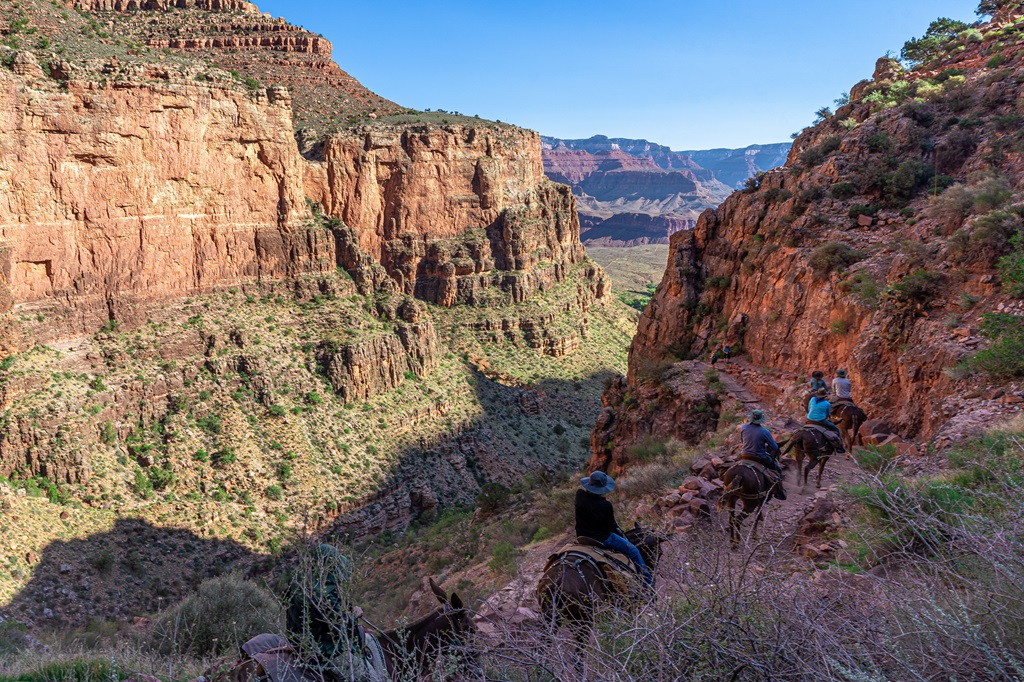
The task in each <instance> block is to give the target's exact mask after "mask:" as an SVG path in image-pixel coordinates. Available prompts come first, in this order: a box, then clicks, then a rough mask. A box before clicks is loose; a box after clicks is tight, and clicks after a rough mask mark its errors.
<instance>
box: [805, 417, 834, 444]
mask: <svg viewBox="0 0 1024 682" xmlns="http://www.w3.org/2000/svg"><path fill="white" fill-rule="evenodd" d="M804 428H805V429H807V430H808V431H810V432H811V433H814V434H816V435H817V439H818V443H817V445H818V449H823V448H824V446H825V443H828V444H829V445H831V446H832V448H833V449H834V450H837V451H838V450H842V449H843V439H842V438H841V437H840V436H839V434H838V433H836V432H835V431H833V430H831V429H828V428H826V427H824V426H819V425H817V424H811V423H810V422H808V423H807V424H804Z"/></svg>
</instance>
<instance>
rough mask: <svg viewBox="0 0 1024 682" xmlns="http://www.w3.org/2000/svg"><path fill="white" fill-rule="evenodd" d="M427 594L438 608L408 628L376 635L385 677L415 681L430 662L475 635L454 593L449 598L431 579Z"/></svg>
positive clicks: (459, 600)
mask: <svg viewBox="0 0 1024 682" xmlns="http://www.w3.org/2000/svg"><path fill="white" fill-rule="evenodd" d="M430 591H431V592H433V593H434V596H435V597H437V601H438V602H440V604H441V605H440V606H439V607H438V608H436V609H434V610H433V611H431V612H430V613H428V614H427V615H426V616H424V617H423V618H420V619H419V620H418V621H416V622H415V623H412V624H411V625H407V626H405V627H402V628H396V629H394V630H388V631H387V632H381V633H380V634H378V635H377V640H378V641H379V642H380V645H381V648H382V649H383V651H384V662H385V663H386V664H387V668H388V674H389V675H391V677H392V678H393V679H408V678H409V676H410V675H412V676H414V677H413V679H417V677H415V676H418V675H421V674H422V673H424V672H425V671H427V670H429V668H430V667H431V663H432V662H433V661H434V660H435V659H437V657H438V656H439V655H442V654H443V653H444V651H445V650H446V649H449V650H456V649H458V648H459V647H461V646H462V645H463V644H464V640H465V639H466V638H467V637H469V636H472V635H473V634H475V633H476V630H477V628H476V624H475V623H473V620H472V618H471V617H470V614H469V612H468V611H467V610H466V608H465V606H464V605H463V603H462V600H461V599H460V598H459V595H457V594H455V593H454V592H453V593H452V595H451V597H449V596H448V594H447V593H446V592H445V591H444V590H442V589H441V587H440V586H439V585H438V584H437V583H435V582H434V579H433V578H431V579H430ZM456 653H457V654H458V655H461V654H462V652H456Z"/></svg>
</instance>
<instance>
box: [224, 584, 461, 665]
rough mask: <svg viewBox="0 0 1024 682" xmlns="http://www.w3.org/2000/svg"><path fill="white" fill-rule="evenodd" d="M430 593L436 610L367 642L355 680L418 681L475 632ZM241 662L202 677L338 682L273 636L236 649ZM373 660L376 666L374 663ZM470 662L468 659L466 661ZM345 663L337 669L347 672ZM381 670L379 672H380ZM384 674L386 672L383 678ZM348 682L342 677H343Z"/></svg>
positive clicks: (453, 603)
mask: <svg viewBox="0 0 1024 682" xmlns="http://www.w3.org/2000/svg"><path fill="white" fill-rule="evenodd" d="M430 589H431V591H432V592H433V593H434V595H435V596H436V597H437V600H438V601H439V602H440V603H441V606H440V607H438V608H437V609H434V610H433V611H432V612H430V613H429V614H427V615H426V616H424V617H423V618H421V619H419V620H418V621H416V622H415V623H413V624H411V625H408V626H406V627H403V628H396V629H394V630H388V631H386V632H381V633H379V634H375V635H372V637H368V638H367V641H366V645H367V649H368V650H369V656H368V657H367V660H366V662H365V663H362V664H360V663H358V662H357V663H356V667H357V669H359V671H358V672H356V673H355V674H356V679H358V680H373V681H374V682H377V681H378V680H379V681H381V682H383V680H384V679H385V678H384V677H382V675H385V674H386V676H387V678H390V679H392V680H408V679H420V677H421V676H422V675H424V674H425V673H427V672H429V671H430V669H431V667H432V664H433V662H434V661H435V660H436V659H437V658H438V657H439V656H441V655H444V654H445V653H446V651H448V650H456V651H457V649H458V648H459V646H460V645H461V644H462V643H463V641H464V640H465V639H466V638H467V637H469V636H471V635H472V634H474V633H475V632H476V625H475V624H474V623H473V621H472V619H471V618H470V614H469V613H468V611H467V610H466V609H465V607H464V605H463V603H462V600H461V599H460V598H459V596H458V595H457V594H454V593H453V594H452V595H451V597H449V596H448V594H447V593H446V592H445V591H444V590H442V589H441V588H440V587H439V586H438V585H437V583H435V582H434V580H433V579H431V580H430ZM241 653H242V658H240V659H239V660H238V661H237V662H235V663H234V664H233V665H231V666H230V667H229V668H228V669H226V670H223V671H220V672H217V673H212V672H211V673H210V674H207V676H206V677H207V679H208V680H210V681H211V682H338V679H337V678H338V673H337V672H330V671H328V670H325V666H324V665H322V664H318V663H317V662H307V661H304V660H303V659H302V657H301V655H300V653H299V652H298V651H297V650H296V649H295V648H293V647H292V646H291V644H290V643H289V642H288V640H286V639H285V638H283V637H281V636H279V635H272V634H265V635H259V636H258V637H254V638H253V639H251V640H249V641H248V642H246V643H245V644H243V645H242V651H241ZM378 660H379V664H378ZM467 662H469V663H472V662H473V660H472V658H471V659H470V660H469V661H467ZM347 665H348V664H342V668H343V669H347ZM381 668H383V670H381ZM385 671H386V673H385ZM345 675H346V677H345V679H348V677H347V675H348V673H345Z"/></svg>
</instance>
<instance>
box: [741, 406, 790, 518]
mask: <svg viewBox="0 0 1024 682" xmlns="http://www.w3.org/2000/svg"><path fill="white" fill-rule="evenodd" d="M740 439H741V440H742V443H743V445H742V449H741V450H742V451H741V454H740V459H747V460H751V461H753V462H759V463H760V464H762V465H764V467H765V468H766V469H769V470H771V471H774V472H776V473H777V474H778V475H779V480H778V482H777V483H776V484H775V485H776V488H775V497H776V498H778V499H780V500H784V499H786V490H785V488H783V487H782V481H783V480H784V477H783V473H782V467H780V466H779V461H778V459H776V458H777V457H778V456H779V445H778V443H776V442H775V439H774V438H772V434H771V431H769V430H768V429H766V428H765V427H764V412H762V411H761V410H754V411H753V412H751V413H750V417H749V418H748V420H747V423H746V424H744V425H743V426H741V427H740Z"/></svg>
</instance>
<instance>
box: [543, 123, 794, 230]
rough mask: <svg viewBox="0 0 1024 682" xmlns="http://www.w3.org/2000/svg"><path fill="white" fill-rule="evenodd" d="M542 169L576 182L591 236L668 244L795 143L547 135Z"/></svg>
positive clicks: (777, 161)
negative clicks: (682, 146) (738, 144)
mask: <svg viewBox="0 0 1024 682" xmlns="http://www.w3.org/2000/svg"><path fill="white" fill-rule="evenodd" d="M541 141H542V145H543V156H544V172H545V174H546V175H547V176H548V177H549V178H550V179H552V180H554V181H555V182H562V183H565V184H567V185H569V186H570V187H572V191H573V194H575V195H576V199H577V205H578V209H579V214H580V229H581V238H582V239H583V241H584V243H586V244H594V245H601V246H639V245H643V244H667V243H668V238H669V236H671V235H672V234H673V233H675V232H678V231H679V230H684V229H689V228H692V227H693V226H694V225H696V222H697V218H698V217H699V216H700V214H701V213H703V212H704V211H705V210H706V209H709V208H715V207H716V206H718V205H719V204H720V203H721V202H722V201H724V200H725V198H726V197H727V196H729V194H730V193H732V191H733V190H734V189H736V188H737V187H741V186H742V185H743V183H744V182H746V179H747V178H748V177H751V176H753V175H756V174H757V173H758V172H760V171H763V170H767V169H770V168H774V167H776V166H779V165H782V164H783V163H784V162H785V160H786V154H787V152H788V151H789V146H790V145H789V144H788V143H783V144H771V145H752V146H750V147H747V148H745V149H712V150H707V151H687V152H674V151H672V150H671V149H669V148H668V147H666V146H664V145H660V144H656V143H654V142H649V141H647V140H632V139H626V138H610V137H607V136H605V135H595V136H594V137H591V138H588V139H585V140H562V139H559V138H555V137H543V136H542V137H541Z"/></svg>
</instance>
